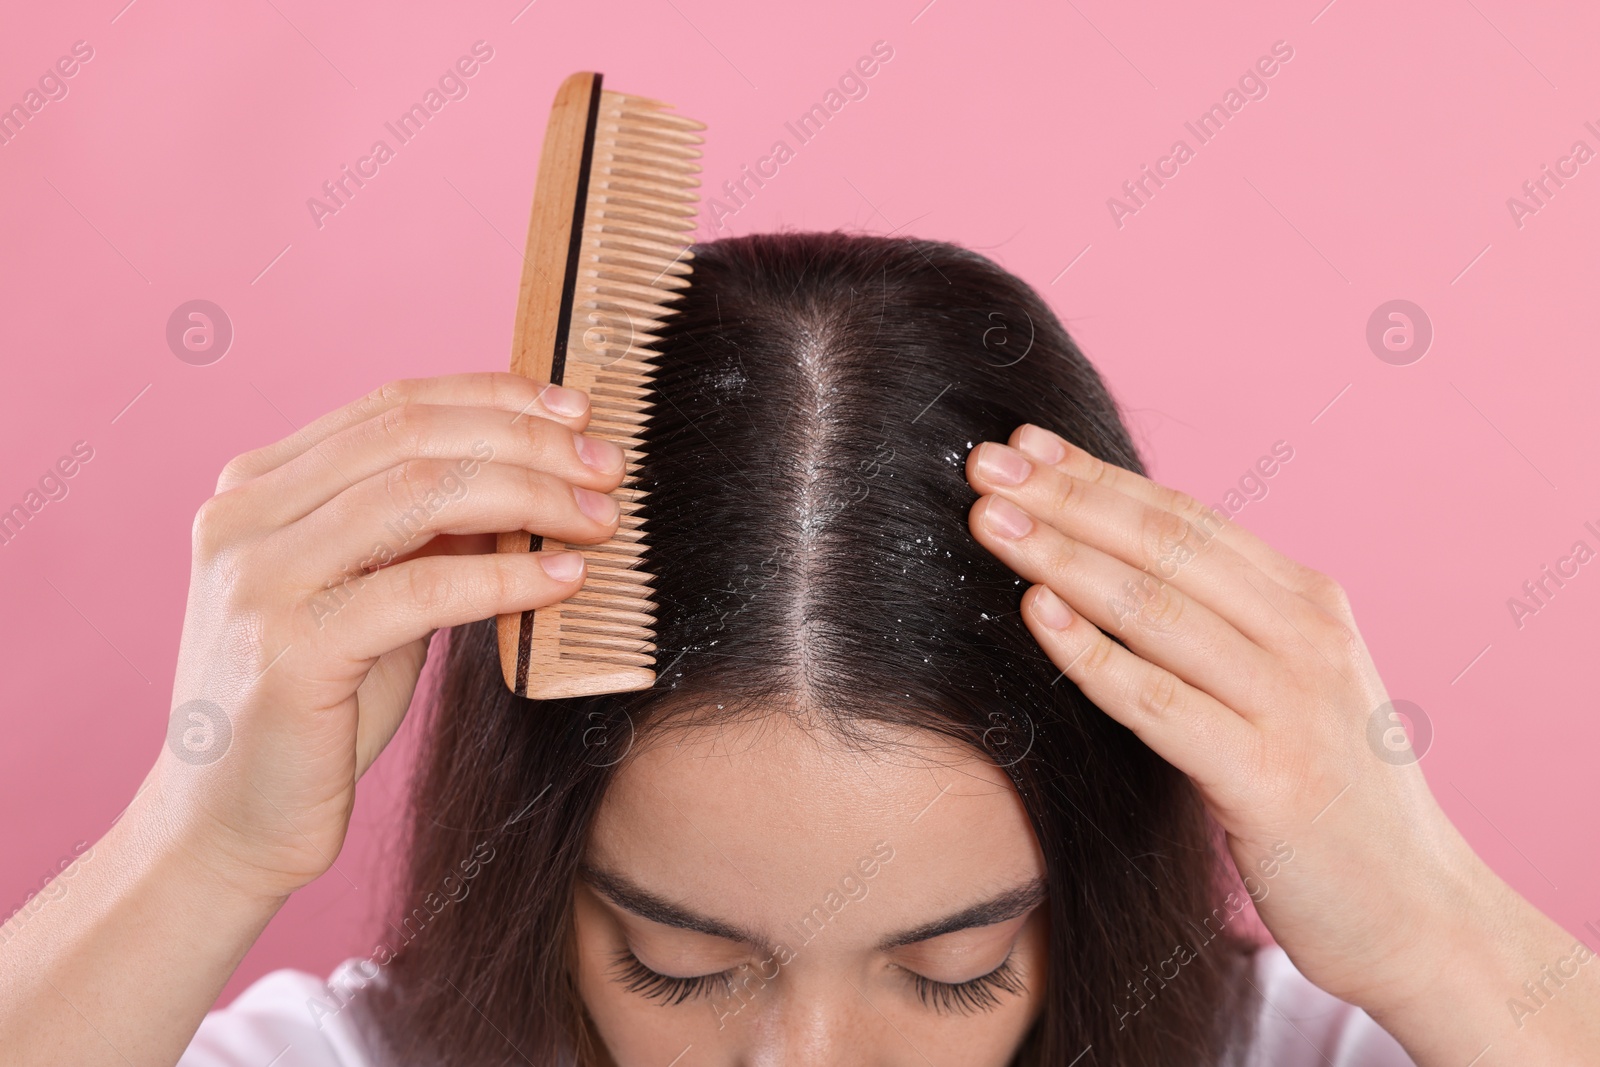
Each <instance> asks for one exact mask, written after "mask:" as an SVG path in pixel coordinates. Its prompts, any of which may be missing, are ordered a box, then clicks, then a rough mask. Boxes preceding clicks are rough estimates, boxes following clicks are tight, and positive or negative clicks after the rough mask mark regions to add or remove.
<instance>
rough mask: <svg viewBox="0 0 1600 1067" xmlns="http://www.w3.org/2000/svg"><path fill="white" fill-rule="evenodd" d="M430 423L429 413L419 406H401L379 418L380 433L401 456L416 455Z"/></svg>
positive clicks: (385, 412)
mask: <svg viewBox="0 0 1600 1067" xmlns="http://www.w3.org/2000/svg"><path fill="white" fill-rule="evenodd" d="M430 421H431V420H430V419H429V417H428V414H427V412H426V411H425V410H423V409H422V408H420V407H418V406H417V405H415V404H401V405H399V406H397V407H391V408H387V409H385V411H384V412H383V414H381V415H379V416H378V432H379V433H380V434H381V435H382V436H383V439H384V441H385V442H386V443H387V444H388V445H389V446H390V447H391V448H392V449H394V450H395V451H396V452H397V453H399V454H400V455H406V456H409V455H415V454H416V453H417V452H418V451H419V445H420V443H421V441H422V437H423V434H424V433H425V432H426V425H427V423H428V422H430Z"/></svg>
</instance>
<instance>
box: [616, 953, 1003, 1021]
mask: <svg viewBox="0 0 1600 1067" xmlns="http://www.w3.org/2000/svg"><path fill="white" fill-rule="evenodd" d="M900 969H901V970H902V971H905V973H906V976H907V977H908V979H909V980H910V982H911V986H912V989H913V991H914V992H915V993H916V996H917V999H918V1000H920V1001H921V1002H922V1004H923V1006H924V1007H926V1008H928V1009H929V1010H931V1011H934V1012H938V1013H939V1014H941V1015H947V1014H962V1015H970V1014H973V1013H974V1012H979V1011H993V1010H994V1009H996V1008H998V1007H999V1006H1000V997H999V996H998V995H997V994H1000V993H1009V994H1012V995H1016V994H1020V993H1022V992H1024V986H1023V983H1022V977H1021V976H1020V975H1019V974H1018V973H1017V972H1016V970H1015V969H1014V968H1013V967H1012V966H1011V956H1009V955H1008V956H1007V957H1006V958H1005V959H1004V960H1002V961H1000V965H999V966H998V967H996V968H995V969H994V970H992V971H990V972H989V973H988V974H980V975H979V976H978V977H976V978H969V979H968V980H967V981H965V982H939V981H935V980H934V979H932V978H928V977H925V976H923V975H920V974H917V973H916V972H915V971H911V970H907V969H906V968H904V967H902V968H900ZM737 970H739V968H730V969H728V970H725V971H716V972H714V973H712V974H697V975H691V976H688V977H676V976H673V975H667V974H662V973H661V972H660V971H656V970H652V969H651V968H649V967H646V966H645V965H644V963H643V962H642V961H641V960H640V959H639V957H638V956H635V955H634V954H633V952H632V951H631V950H629V949H626V948H625V949H622V950H621V951H620V952H618V953H616V955H615V957H614V959H613V963H612V974H613V977H614V978H615V980H616V981H617V982H619V983H621V985H622V987H623V988H624V989H626V990H628V992H630V993H637V994H639V995H640V996H642V997H647V998H649V999H651V1000H655V1001H659V1002H660V1003H662V1004H666V1005H668V1006H675V1005H678V1004H682V1003H684V1002H685V1001H689V1000H694V999H696V998H699V997H706V996H710V995H712V994H713V993H720V994H722V995H724V996H732V995H733V976H734V974H735V973H736V971H737Z"/></svg>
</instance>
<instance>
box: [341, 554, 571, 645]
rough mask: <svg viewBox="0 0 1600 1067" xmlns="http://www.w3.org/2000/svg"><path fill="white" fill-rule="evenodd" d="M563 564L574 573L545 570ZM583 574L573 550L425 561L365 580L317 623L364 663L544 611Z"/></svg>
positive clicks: (385, 570)
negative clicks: (448, 631)
mask: <svg viewBox="0 0 1600 1067" xmlns="http://www.w3.org/2000/svg"><path fill="white" fill-rule="evenodd" d="M563 559H564V560H568V561H572V560H575V561H576V563H575V564H572V566H575V567H576V573H572V572H571V571H570V570H559V571H558V573H556V574H552V573H550V571H548V570H546V569H545V568H546V565H547V564H549V565H550V566H552V567H559V566H560V562H559V561H561V560H563ZM586 573H587V567H586V566H585V565H584V563H583V556H582V554H581V553H579V552H574V551H570V550H569V551H561V552H495V553H490V554H488V555H483V556H425V557H423V558H421V559H413V560H409V561H407V562H405V563H401V564H397V565H396V566H393V567H385V568H383V569H382V570H380V571H377V572H376V573H373V574H370V575H367V576H366V577H365V579H363V580H362V581H361V584H359V585H356V586H354V587H353V588H350V589H348V590H347V591H346V595H345V598H344V600H343V602H342V603H341V604H340V605H339V607H338V608H337V610H335V611H330V612H328V613H326V614H324V615H322V616H321V617H319V619H318V631H319V634H320V635H321V636H320V639H321V640H325V641H327V642H329V644H330V647H331V648H332V650H333V651H334V652H335V653H336V654H337V655H339V656H341V657H343V658H345V659H346V660H347V661H349V662H352V663H366V662H368V661H370V660H375V659H377V658H378V657H380V656H382V655H384V654H385V653H387V652H390V651H392V650H394V649H397V648H400V647H401V646H403V645H406V644H408V643H410V642H412V641H416V640H418V639H419V638H422V637H425V636H427V634H428V633H429V631H431V630H442V629H444V628H446V627H449V626H461V625H465V624H466V623H470V622H478V621H480V620H483V619H488V618H492V617H494V616H496V615H509V614H515V613H518V612H523V611H529V610H537V609H538V608H542V607H548V606H549V605H551V604H555V603H557V602H559V601H562V600H565V599H566V598H567V597H569V596H571V595H572V594H574V593H576V592H577V591H578V590H579V589H581V588H582V587H583V578H584V575H585V574H586ZM563 575H568V576H565V577H564V576H563Z"/></svg>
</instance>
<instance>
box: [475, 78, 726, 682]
mask: <svg viewBox="0 0 1600 1067" xmlns="http://www.w3.org/2000/svg"><path fill="white" fill-rule="evenodd" d="M704 129H705V126H704V124H703V123H700V122H696V121H695V120H693V119H690V118H686V117H684V116H682V115H678V114H675V113H673V112H672V111H671V109H670V106H669V105H667V104H664V103H662V102H660V101H658V100H653V99H650V98H648V97H642V96H632V95H628V94H625V93H618V92H613V91H609V90H604V91H602V90H601V89H600V78H599V76H598V75H592V74H581V75H573V76H572V77H570V78H568V79H567V80H566V82H564V83H563V85H562V87H561V89H560V91H559V92H558V93H557V96H556V103H555V107H554V108H553V109H552V113H551V119H550V126H549V129H548V131H547V133H546V137H545V144H544V147H543V148H542V149H541V155H540V167H539V185H538V189H537V191H536V194H535V198H534V218H533V223H532V225H531V226H530V228H529V243H528V254H527V257H526V261H527V267H526V268H525V270H524V275H523V305H522V308H521V312H520V313H519V316H518V340H517V346H518V347H517V349H516V352H515V354H514V355H513V359H512V369H513V370H515V371H517V372H518V373H522V374H526V375H528V376H530V377H535V378H539V377H541V374H540V371H541V370H542V369H544V368H546V367H547V368H548V371H547V373H545V374H544V375H543V377H545V378H546V379H547V380H550V381H554V382H558V383H560V384H563V385H566V386H568V387H570V388H575V389H582V390H584V391H585V392H587V393H588V394H589V402H590V410H591V414H590V419H589V424H588V426H587V428H586V429H585V431H584V432H585V433H587V434H590V435H592V436H595V437H602V438H605V439H606V440H610V441H613V442H615V443H616V444H618V445H619V446H621V447H622V449H623V451H624V453H625V455H626V457H627V465H626V468H625V473H624V475H623V478H622V484H621V485H620V486H619V487H618V488H617V489H616V490H615V491H614V492H613V493H612V494H611V495H612V498H613V499H614V500H616V501H617V504H618V508H619V509H620V512H621V518H620V519H619V520H618V525H617V532H616V534H615V535H614V536H613V537H612V538H611V539H610V540H609V541H607V542H605V543H604V544H599V545H585V544H562V543H552V541H553V539H550V538H539V537H532V538H530V537H528V535H515V534H507V535H502V547H503V548H504V547H505V546H506V545H508V544H509V545H510V546H511V547H512V549H516V548H520V550H522V551H527V550H528V548H529V547H530V546H531V547H533V548H540V547H542V548H544V549H558V548H567V549H574V550H577V551H579V552H581V553H582V554H583V557H584V560H585V561H586V564H587V573H586V576H585V579H584V584H583V587H582V588H581V589H580V590H579V591H578V592H577V593H575V594H573V595H572V596H570V597H568V598H567V599H566V600H564V601H562V602H560V603H558V604H552V605H550V606H549V607H544V608H539V609H537V610H536V611H531V612H523V613H522V614H521V615H520V616H517V615H503V616H501V617H500V618H501V631H500V650H501V659H502V662H503V664H504V666H505V672H506V682H507V685H509V686H510V687H511V689H512V691H513V692H516V693H518V694H519V695H522V696H527V697H530V698H534V699H546V698H550V697H568V696H583V695H591V694H596V693H610V692H620V691H623V690H628V689H642V688H647V687H648V686H650V685H651V684H653V682H654V681H655V671H654V666H655V662H656V659H655V652H656V644H655V638H656V608H657V604H656V601H655V600H654V599H653V598H654V595H655V590H654V581H653V577H652V575H651V574H650V573H649V572H648V571H647V570H646V569H645V567H644V564H645V559H646V557H647V555H648V552H649V548H648V543H647V542H648V538H647V536H646V531H645V528H644V516H643V514H642V513H641V509H643V508H644V507H645V506H646V498H647V497H648V494H647V493H646V492H645V491H644V490H642V489H640V488H638V486H637V484H636V483H637V477H638V468H639V464H640V462H641V461H642V460H643V458H644V453H643V451H642V446H643V444H644V438H643V434H644V430H645V427H646V425H647V424H648V421H649V418H650V415H651V412H652V411H653V409H654V406H655V405H654V392H653V389H652V387H651V383H652V376H653V374H654V372H655V365H654V361H655V358H656V356H657V353H656V350H655V348H654V345H655V344H656V342H657V341H658V340H659V339H660V330H661V329H662V327H663V326H664V325H665V324H666V322H667V320H668V319H669V318H670V317H671V316H672V315H673V314H674V312H675V307H674V304H675V301H676V298H677V296H678V294H679V293H680V291H681V290H683V289H684V288H685V287H686V286H687V285H688V284H689V275H690V273H691V272H692V270H693V263H692V259H693V256H692V254H691V252H690V247H691V242H692V237H691V234H692V232H693V230H694V229H695V218H696V213H697V211H698V204H699V195H698V192H697V190H698V188H699V185H700V179H699V173H700V165H699V163H698V162H697V161H698V160H699V158H700V145H701V144H702V138H701V136H700V131H702V130H704ZM585 153H587V154H585ZM547 157H548V164H549V165H548V166H547ZM580 196H581V199H582V211H583V216H582V217H583V225H582V227H581V232H580V233H578V234H577V235H574V234H573V232H572V229H573V227H572V217H573V211H574V208H576V207H577V202H578V199H579V197H580ZM563 224H564V225H565V227H566V229H565V231H563V230H562V229H561V227H562V225H563ZM574 236H576V248H574V247H573V244H574ZM561 284H564V285H565V287H566V291H565V293H564V294H562V295H563V296H564V297H565V300H564V301H563V302H562V303H561V305H560V307H559V311H558V310H557V307H556V302H555V300H554V299H553V298H552V295H551V294H552V291H553V290H554V289H555V288H557V287H558V286H559V285H561ZM508 633H509V635H510V638H509V640H508Z"/></svg>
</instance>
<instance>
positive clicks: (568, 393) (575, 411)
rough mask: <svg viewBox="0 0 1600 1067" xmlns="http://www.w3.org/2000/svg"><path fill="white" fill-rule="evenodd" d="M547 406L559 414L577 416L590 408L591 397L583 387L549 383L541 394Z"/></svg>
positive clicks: (541, 398)
mask: <svg viewBox="0 0 1600 1067" xmlns="http://www.w3.org/2000/svg"><path fill="white" fill-rule="evenodd" d="M539 400H540V401H541V402H542V403H543V404H544V406H545V407H547V408H549V409H550V410H551V411H553V412H555V413H556V414H557V415H567V416H570V417H572V418H577V417H578V416H579V415H582V414H583V413H584V412H585V411H588V410H589V397H588V396H587V395H585V394H584V392H583V390H581V389H568V388H567V387H566V386H564V385H549V386H546V387H545V390H544V392H542V393H540V394H539Z"/></svg>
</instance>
